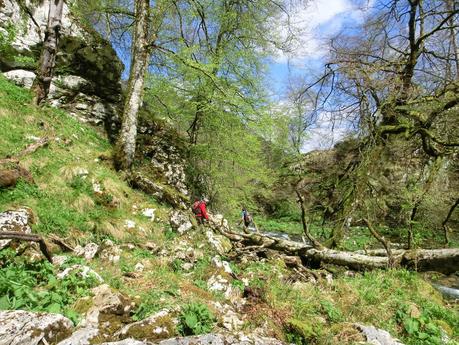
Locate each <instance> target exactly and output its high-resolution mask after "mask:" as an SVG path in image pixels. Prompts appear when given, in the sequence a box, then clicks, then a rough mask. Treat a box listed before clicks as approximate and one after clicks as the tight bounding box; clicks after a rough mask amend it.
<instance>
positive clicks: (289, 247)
mask: <svg viewBox="0 0 459 345" xmlns="http://www.w3.org/2000/svg"><path fill="white" fill-rule="evenodd" d="M214 227H215V230H217V231H218V232H220V233H221V234H222V235H224V236H226V237H227V238H229V239H230V240H231V241H234V242H237V243H239V245H243V246H245V247H249V248H247V249H250V252H257V251H258V250H260V249H263V250H266V249H271V250H276V251H279V252H282V253H284V254H287V255H296V256H299V257H300V258H301V259H302V261H303V262H309V263H312V264H313V265H314V266H319V265H321V264H332V265H338V266H346V267H348V268H349V269H352V270H372V269H382V268H383V269H385V268H388V267H389V266H390V262H389V258H388V257H387V256H371V255H365V254H361V253H360V252H345V251H339V250H334V249H328V248H322V249H316V248H313V247H312V246H311V245H310V244H304V243H299V242H294V241H288V240H284V239H279V238H272V237H269V236H265V235H261V234H254V233H251V234H243V233H234V232H231V231H226V230H224V229H223V228H222V227H220V226H216V225H215V224H214ZM386 252H387V251H386ZM377 254H379V255H381V254H382V253H381V252H379V251H378V253H377ZM392 255H393V264H392V266H393V267H403V268H407V269H410V270H417V271H438V272H442V273H445V274H450V273H453V272H456V271H457V270H458V267H459V248H448V249H417V250H395V251H393V252H392Z"/></svg>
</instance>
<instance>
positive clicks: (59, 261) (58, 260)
mask: <svg viewBox="0 0 459 345" xmlns="http://www.w3.org/2000/svg"><path fill="white" fill-rule="evenodd" d="M65 261H67V257H66V256H64V255H54V256H53V265H55V266H58V267H60V266H62V265H63V264H64V263H65Z"/></svg>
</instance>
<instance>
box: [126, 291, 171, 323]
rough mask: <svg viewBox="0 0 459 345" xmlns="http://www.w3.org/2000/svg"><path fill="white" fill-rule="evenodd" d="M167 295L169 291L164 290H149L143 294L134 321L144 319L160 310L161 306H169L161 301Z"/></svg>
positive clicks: (133, 317) (133, 316)
mask: <svg viewBox="0 0 459 345" xmlns="http://www.w3.org/2000/svg"><path fill="white" fill-rule="evenodd" d="M165 295H167V293H165V292H163V291H149V292H148V293H144V294H142V295H141V301H142V302H140V304H139V306H138V307H137V308H136V310H135V311H134V314H133V315H132V319H133V320H134V321H140V320H143V319H145V318H147V317H148V316H150V315H151V314H154V313H156V312H158V311H159V310H161V308H164V307H167V306H168V305H167V304H165V303H164V302H161V299H162V298H164V296H165Z"/></svg>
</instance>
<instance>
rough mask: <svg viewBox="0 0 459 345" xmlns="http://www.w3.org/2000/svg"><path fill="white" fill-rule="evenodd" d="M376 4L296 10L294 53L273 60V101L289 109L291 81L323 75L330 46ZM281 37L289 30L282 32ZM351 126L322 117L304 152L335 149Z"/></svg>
mask: <svg viewBox="0 0 459 345" xmlns="http://www.w3.org/2000/svg"><path fill="white" fill-rule="evenodd" d="M373 5H374V0H310V1H308V2H307V3H305V4H299V5H297V6H296V8H294V9H293V11H292V14H291V17H290V20H291V23H292V26H293V31H294V32H295V33H296V37H297V38H296V40H295V42H294V49H293V50H292V51H291V52H289V53H288V54H285V53H283V52H279V53H278V54H276V55H274V56H272V57H271V59H270V62H269V75H268V77H267V81H266V85H267V86H268V88H269V91H270V95H271V98H272V99H273V100H274V101H276V102H279V104H280V105H286V88H287V85H288V83H289V80H290V79H298V78H302V77H306V78H308V77H312V75H315V74H320V73H321V71H322V69H323V65H324V63H325V62H326V60H327V54H328V50H327V42H328V40H329V38H330V37H332V36H334V35H336V34H337V33H339V32H340V31H343V30H352V28H353V27H355V26H356V25H358V24H360V23H361V22H362V20H363V18H364V16H365V14H366V12H367V11H368V9H370V8H371V7H372V6H373ZM279 30H280V32H281V35H282V34H283V30H284V31H285V28H282V27H280V28H279ZM348 128H349V124H348V123H344V122H341V123H340V122H339V121H338V122H336V121H333V119H332V116H331V114H329V113H321V114H319V118H318V121H317V123H316V124H315V125H314V126H313V127H312V128H311V130H310V131H309V133H308V137H309V139H308V140H307V141H306V143H305V145H304V146H303V151H304V152H307V151H311V150H315V149H326V148H329V147H332V146H333V145H334V144H335V143H336V142H337V141H339V140H340V139H341V138H342V137H343V136H345V135H346V134H347V133H348V132H349V130H348Z"/></svg>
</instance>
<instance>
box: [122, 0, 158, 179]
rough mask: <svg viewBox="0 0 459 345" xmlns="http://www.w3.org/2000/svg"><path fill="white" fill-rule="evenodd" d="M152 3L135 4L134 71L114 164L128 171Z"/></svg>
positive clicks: (147, 53) (141, 0) (138, 0)
mask: <svg viewBox="0 0 459 345" xmlns="http://www.w3.org/2000/svg"><path fill="white" fill-rule="evenodd" d="M149 13H150V2H149V0H136V1H135V18H136V23H135V27H134V37H133V41H132V58H131V70H130V72H129V81H128V87H127V92H126V101H125V103H124V110H123V119H122V124H121V133H120V136H119V138H118V143H117V150H116V157H115V165H116V167H117V168H118V169H122V170H127V169H129V168H130V167H131V165H132V162H133V160H134V154H135V146H136V138H137V115H138V112H139V108H140V106H141V104H142V100H143V88H144V83H145V76H146V73H147V67H148V58H149V56H150V47H149V30H148V28H149Z"/></svg>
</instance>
